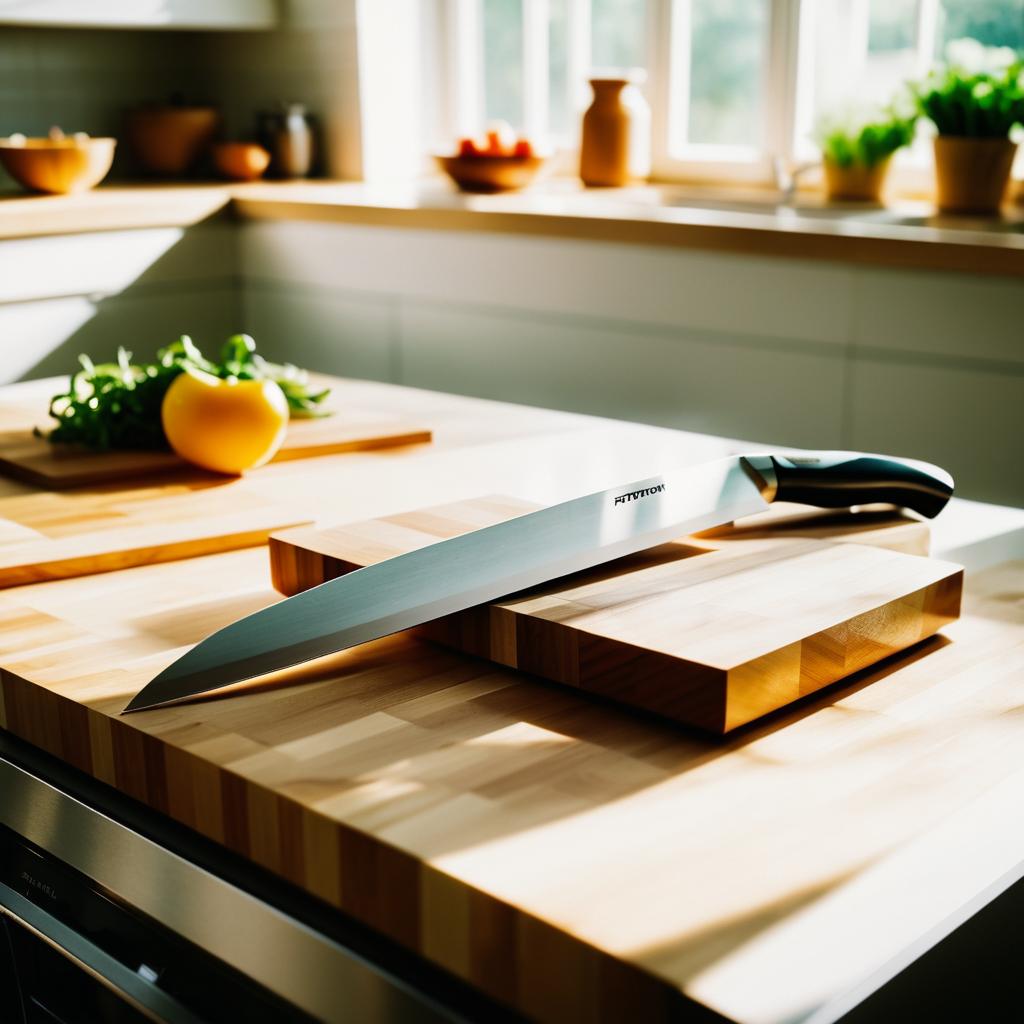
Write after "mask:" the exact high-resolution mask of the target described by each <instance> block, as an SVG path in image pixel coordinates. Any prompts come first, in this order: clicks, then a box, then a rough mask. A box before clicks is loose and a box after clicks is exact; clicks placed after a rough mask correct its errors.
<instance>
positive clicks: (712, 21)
mask: <svg viewBox="0 0 1024 1024" xmlns="http://www.w3.org/2000/svg"><path fill="white" fill-rule="evenodd" d="M434 8H435V12H436V16H437V17H438V19H439V24H440V31H439V32H438V33H437V37H438V38H440V39H441V40H442V46H441V52H440V53H439V54H437V57H438V58H439V59H438V60H437V61H431V62H429V66H438V67H441V68H443V69H444V74H443V75H442V77H443V79H444V81H443V82H442V83H441V86H440V89H439V92H440V94H441V95H442V96H443V97H444V99H443V100H442V102H441V104H440V105H439V108H438V111H437V116H436V117H435V118H434V122H435V123H434V124H433V126H432V129H431V133H430V134H432V135H433V136H435V138H434V142H436V143H443V142H450V140H451V138H452V137H455V136H461V135H473V134H476V133H478V132H479V131H480V130H481V129H482V127H483V126H484V125H485V124H486V123H487V122H488V121H490V120H505V121H509V122H510V123H511V124H513V125H514V126H516V127H517V128H521V129H522V130H524V131H525V132H528V133H529V134H531V135H533V136H536V137H539V138H544V139H550V140H551V141H553V142H554V143H555V144H556V146H558V147H559V148H561V149H565V150H572V149H574V148H575V146H576V145H577V144H578V138H579V123H580V118H581V116H582V113H583V111H584V110H585V109H586V107H587V105H588V103H589V101H590V90H589V87H588V85H587V77H588V74H589V72H590V71H591V70H592V69H597V68H612V67H614V68H623V67H630V68H642V69H644V70H645V71H646V72H647V76H648V81H647V86H646V92H647V95H648V98H649V100H650V102H651V106H652V109H653V125H652V127H653V140H652V141H653V153H652V157H653V171H654V174H655V176H656V177H658V178H662V179H667V180H690V181H699V180H703V181H751V182H760V181H766V180H769V179H770V177H771V174H772V164H773V158H774V159H777V160H781V161H783V162H784V163H787V164H790V165H792V164H796V163H799V162H802V161H805V160H810V159H813V158H814V157H815V156H816V149H815V146H814V144H813V143H812V142H811V132H812V128H813V125H814V122H815V120H816V119H817V117H818V116H819V115H820V114H821V113H822V112H823V111H826V110H829V109H835V108H836V107H838V106H842V105H843V104H845V103H848V102H850V101H851V100H857V101H861V102H865V101H867V102H878V103H884V102H886V101H888V100H889V99H890V98H891V97H892V96H893V94H894V93H895V92H896V91H898V90H899V88H900V87H901V86H902V85H903V83H905V82H907V81H908V80H911V79H914V78H916V77H919V76H921V75H922V74H923V73H924V72H925V71H926V70H927V69H928V68H929V67H930V66H931V65H932V64H933V63H934V62H935V60H936V59H939V58H941V56H942V55H943V54H944V52H945V49H946V46H947V44H948V43H949V42H950V41H952V40H955V39H960V38H964V37H969V38H974V39H977V40H979V41H980V42H982V43H985V44H986V45H989V46H1010V47H1013V48H1014V49H1017V50H1024V0H434ZM901 160H902V162H903V163H904V164H905V165H908V166H911V167H912V166H913V165H915V164H917V165H923V164H924V163H926V162H927V141H926V140H924V139H922V140H919V144H918V145H917V146H916V147H914V148H912V149H911V150H910V151H909V152H908V153H907V154H902V155H901Z"/></svg>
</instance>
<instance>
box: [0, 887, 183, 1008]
mask: <svg viewBox="0 0 1024 1024" xmlns="http://www.w3.org/2000/svg"><path fill="white" fill-rule="evenodd" d="M0 916H3V917H7V918H10V920H11V921H12V922H13V923H14V924H15V925H16V926H20V927H22V928H25V929H26V930H27V931H29V932H31V933H32V934H33V935H34V936H35V937H36V938H38V939H40V940H42V941H43V942H45V943H46V944H47V945H48V946H50V947H51V948H52V949H54V950H55V951H56V952H58V953H60V954H61V956H63V957H66V958H67V959H68V960H70V961H71V962H72V963H73V964H75V966H77V967H79V968H80V969H81V970H83V971H85V972H86V973H87V974H89V975H90V976H91V977H93V978H94V979H95V980H96V981H98V982H100V984H102V985H105V986H106V987H107V988H108V989H110V990H111V991H112V992H114V993H115V994H116V995H117V996H118V997H119V998H121V999H123V1000H124V1001H125V1002H127V1003H129V1004H131V1005H132V1006H133V1007H134V1008H135V1009H137V1010H138V1011H139V1012H140V1013H143V1014H145V1015H146V1016H147V1017H149V1018H151V1019H152V1020H155V1021H159V1022H162V1024H202V1021H201V1020H200V1019H199V1018H198V1017H197V1016H196V1015H195V1014H194V1013H191V1012H190V1011H188V1010H187V1009H185V1007H183V1006H182V1005H181V1003H179V1002H178V1001H177V1000H176V999H173V998H172V997H171V996H169V995H168V994H167V993H166V992H164V991H162V990H161V989H160V988H158V987H157V986H156V985H154V984H153V983H152V982H150V981H148V980H147V979H146V978H143V977H142V976H141V975H140V974H138V973H137V972H136V971H133V970H132V969H131V968H130V967H127V966H125V965H124V964H123V963H121V962H120V961H119V960H116V959H115V958H114V957H112V956H111V955H110V954H109V953H107V952H106V951H105V950H103V949H100V947H99V946H97V945H95V944H94V943H92V942H90V941H89V940H88V939H87V938H85V937H84V936H83V935H81V934H79V933H78V932H76V931H75V930H74V929H72V928H69V927H68V926H67V925H66V924H64V923H63V922H62V921H61V920H60V919H59V918H57V917H54V916H53V915H52V914H50V913H49V912H48V911H46V910H44V909H43V908H42V907H40V906H38V905H37V904H35V903H33V902H32V901H31V900H28V899H26V898H25V897H24V896H22V895H21V893H18V892H15V891H14V889H12V888H10V886H8V885H4V884H3V883H2V882H0Z"/></svg>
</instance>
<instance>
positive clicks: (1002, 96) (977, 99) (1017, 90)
mask: <svg viewBox="0 0 1024 1024" xmlns="http://www.w3.org/2000/svg"><path fill="white" fill-rule="evenodd" d="M959 42H960V43H961V44H963V43H966V42H971V41H970V40H960V41H959ZM979 45H980V44H979ZM982 49H985V48H982ZM957 52H958V51H957V50H955V49H953V48H952V47H951V58H953V59H951V61H950V63H948V64H947V65H946V66H945V67H942V68H938V69H936V70H935V71H932V72H931V73H930V74H929V75H928V76H927V77H926V78H925V79H924V81H922V82H920V83H919V84H918V85H917V87H916V89H915V93H916V96H917V103H918V106H919V108H920V111H921V113H922V114H923V115H924V116H925V117H927V118H929V119H930V120H931V121H932V123H933V124H934V125H935V128H936V129H937V131H938V133H939V135H954V136H959V137H961V138H978V139H1004V138H1006V137H1007V136H1008V135H1009V134H1010V130H1011V129H1012V128H1013V127H1014V125H1017V124H1024V63H1022V62H1021V61H1020V60H1019V59H1012V60H1007V58H1008V57H1009V58H1013V57H1014V54H1013V51H1007V50H996V51H990V52H994V53H995V56H997V57H999V56H1002V57H1003V59H1002V60H1001V61H997V60H992V59H990V60H989V61H988V62H987V66H986V64H985V63H978V62H972V63H974V65H975V66H973V67H970V66H967V65H966V64H965V63H959V62H957V60H956V54H957ZM959 52H961V53H962V52H963V47H961V49H960V51H959Z"/></svg>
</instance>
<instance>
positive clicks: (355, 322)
mask: <svg viewBox="0 0 1024 1024" xmlns="http://www.w3.org/2000/svg"><path fill="white" fill-rule="evenodd" d="M396 312H397V307H396V304H395V303H394V302H392V301H389V300H388V299H383V298H380V297H379V296H374V295H370V296H367V295H358V294H355V295H350V294H347V293H343V292H342V293H339V292H330V293H329V292H324V291H321V290H318V289H310V288H304V287H302V286H301V285H289V284H284V283H282V284H272V285H269V286H265V287H261V288H257V289H254V290H253V291H252V292H251V293H250V294H249V296H248V301H247V303H246V308H245V314H244V323H245V329H246V330H247V331H248V332H249V333H250V334H252V335H253V336H254V338H255V339H256V343H257V345H258V346H259V350H260V352H262V353H263V354H264V355H266V356H267V358H268V359H277V360H283V361H286V362H294V363H298V364H299V365H302V366H309V367H313V368H315V369H317V370H321V371H323V372H324V373H336V374H338V375H340V376H343V377H360V378H362V379H364V380H384V381H393V380H397V379H398V348H397V337H396V336H395V330H394V326H395V325H394V321H395V317H396Z"/></svg>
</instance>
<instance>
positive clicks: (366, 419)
mask: <svg viewBox="0 0 1024 1024" xmlns="http://www.w3.org/2000/svg"><path fill="white" fill-rule="evenodd" d="M37 419H40V420H43V419H45V417H37ZM431 438H432V434H431V431H430V430H428V429H426V428H425V427H422V426H419V425H417V424H413V423H408V422H405V421H403V420H401V419H398V418H396V417H395V416H388V415H386V414H378V413H373V412H369V411H361V410H354V409H345V410H338V411H337V412H335V413H334V415H332V416H324V417H320V418H317V419H308V420H304V419H298V420H292V422H291V423H289V425H288V433H287V435H286V436H285V440H284V444H282V445H281V449H280V451H278V453H277V455H275V456H274V458H273V460H272V461H274V462H283V461H285V460H288V459H303V458H308V457H310V456H315V455H336V454H338V453H340V452H352V451H370V450H372V449H378V448H391V447H396V446H398V445H403V444H420V443H423V442H427V441H430V440H431ZM186 465H187V463H185V462H183V461H182V460H181V459H179V458H178V457H177V456H176V455H174V454H173V453H171V452H146V451H116V452H92V451H88V450H87V449H84V448H78V447H76V446H72V445H55V444H50V442H49V441H46V440H45V439H44V438H41V437H37V436H36V435H35V434H34V433H33V431H32V430H31V429H16V430H5V431H2V432H0V472H2V473H4V474H5V475H6V476H11V477H14V478H15V479H17V480H22V481H24V482H25V483H29V484H33V485H34V486H36V487H47V488H50V489H51V490H63V489H65V488H68V487H87V486H90V485H92V484H102V483H109V482H112V481H117V480H131V479H135V478H139V477H148V476H152V475H156V474H160V473H167V472H172V471H174V470H178V471H180V470H181V469H182V468H183V467H185V466H186Z"/></svg>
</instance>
